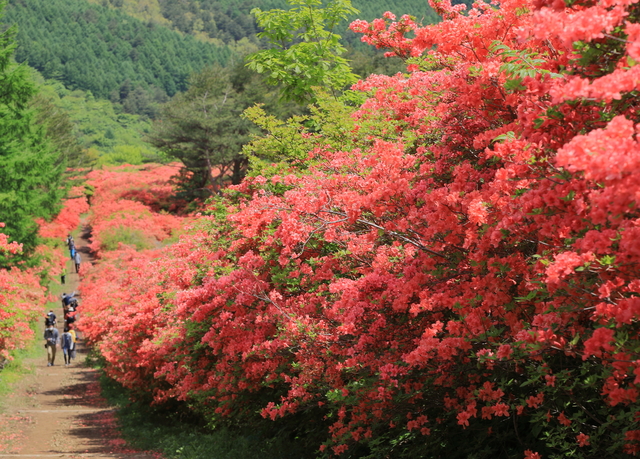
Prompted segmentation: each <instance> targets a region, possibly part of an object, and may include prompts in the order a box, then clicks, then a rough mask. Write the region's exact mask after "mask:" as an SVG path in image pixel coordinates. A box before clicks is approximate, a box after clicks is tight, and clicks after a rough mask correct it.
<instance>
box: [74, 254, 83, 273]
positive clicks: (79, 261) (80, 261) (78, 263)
mask: <svg viewBox="0 0 640 459" xmlns="http://www.w3.org/2000/svg"><path fill="white" fill-rule="evenodd" d="M73 262H74V263H75V264H76V273H79V272H80V263H82V259H81V258H80V254H79V253H78V252H76V254H75V256H74V257H73Z"/></svg>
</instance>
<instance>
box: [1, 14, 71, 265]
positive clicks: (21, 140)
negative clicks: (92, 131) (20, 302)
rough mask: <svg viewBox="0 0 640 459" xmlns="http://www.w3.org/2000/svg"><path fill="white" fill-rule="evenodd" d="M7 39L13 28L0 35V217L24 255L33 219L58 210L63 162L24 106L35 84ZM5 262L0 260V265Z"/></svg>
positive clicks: (30, 240) (29, 245)
mask: <svg viewBox="0 0 640 459" xmlns="http://www.w3.org/2000/svg"><path fill="white" fill-rule="evenodd" d="M3 6H4V3H0V8H2V7H3ZM13 39H14V30H13V29H10V30H8V31H5V32H4V33H2V34H1V35H0V87H2V92H1V93H0V221H2V222H4V223H6V225H7V226H6V228H4V230H3V232H5V233H6V234H8V235H9V236H10V238H11V239H12V240H15V241H18V242H20V243H22V244H24V252H23V256H26V257H28V256H30V255H31V253H32V251H33V249H34V248H35V245H36V232H37V225H36V224H35V223H34V221H33V218H34V217H42V218H49V217H51V216H52V215H54V214H55V213H56V212H57V211H58V209H59V205H60V200H61V198H62V195H63V194H64V189H63V187H62V186H61V178H62V171H63V170H64V165H65V160H64V156H63V155H62V154H61V153H60V152H59V151H57V150H56V149H55V147H54V144H53V142H51V141H50V140H49V139H48V138H47V129H46V126H43V124H40V125H38V124H37V122H36V121H37V119H36V117H35V113H34V111H33V110H31V109H30V104H31V103H32V101H33V97H34V96H35V95H36V87H35V85H34V83H33V82H32V81H31V80H30V78H29V73H28V71H27V69H26V68H25V67H24V66H18V65H16V64H15V63H14V62H13V61H12V57H13V49H14V45H13V43H14V41H13ZM44 118H46V117H42V118H41V121H42V122H44V121H43V120H44ZM6 263H7V260H6V259H4V257H3V258H0V265H3V264H6Z"/></svg>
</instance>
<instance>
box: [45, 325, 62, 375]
mask: <svg viewBox="0 0 640 459" xmlns="http://www.w3.org/2000/svg"><path fill="white" fill-rule="evenodd" d="M59 336H60V334H59V333H58V329H57V328H55V327H54V326H53V325H52V324H49V326H48V327H47V328H46V330H45V331H44V339H45V345H44V347H46V348H47V366H48V367H52V366H53V364H54V363H55V361H56V349H57V346H58V338H59Z"/></svg>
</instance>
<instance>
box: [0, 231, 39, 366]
mask: <svg viewBox="0 0 640 459" xmlns="http://www.w3.org/2000/svg"><path fill="white" fill-rule="evenodd" d="M3 226H4V224H3V223H0V227H3ZM21 250H22V248H21V246H20V244H17V243H15V242H11V243H9V242H8V237H7V236H6V235H5V234H2V233H0V253H3V254H7V253H8V254H11V253H19V252H20V251H21ZM39 281H40V279H39V277H38V275H37V273H36V272H35V271H34V270H33V269H29V270H20V269H18V268H11V269H0V365H1V364H3V363H4V362H5V361H6V360H11V354H10V352H11V351H13V350H15V349H21V348H24V347H25V346H26V345H27V344H29V343H30V342H31V341H32V339H33V330H32V329H31V324H33V323H34V322H35V321H36V320H37V319H38V317H39V316H40V312H41V311H42V308H43V307H44V305H45V302H46V298H45V290H44V289H43V288H42V287H41V286H40V283H39Z"/></svg>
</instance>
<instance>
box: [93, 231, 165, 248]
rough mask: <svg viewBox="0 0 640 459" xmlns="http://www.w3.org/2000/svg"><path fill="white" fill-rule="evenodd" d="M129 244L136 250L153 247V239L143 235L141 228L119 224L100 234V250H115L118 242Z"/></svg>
mask: <svg viewBox="0 0 640 459" xmlns="http://www.w3.org/2000/svg"><path fill="white" fill-rule="evenodd" d="M121 243H122V244H126V245H130V246H133V247H135V248H136V250H145V249H151V248H153V246H154V245H153V239H152V238H150V237H149V236H147V235H145V234H144V233H143V232H142V230H139V229H136V228H130V227H127V226H119V227H117V228H114V229H111V230H106V231H105V232H104V234H103V236H102V250H105V251H110V250H116V249H117V248H118V246H119V245H120V244H121Z"/></svg>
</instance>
